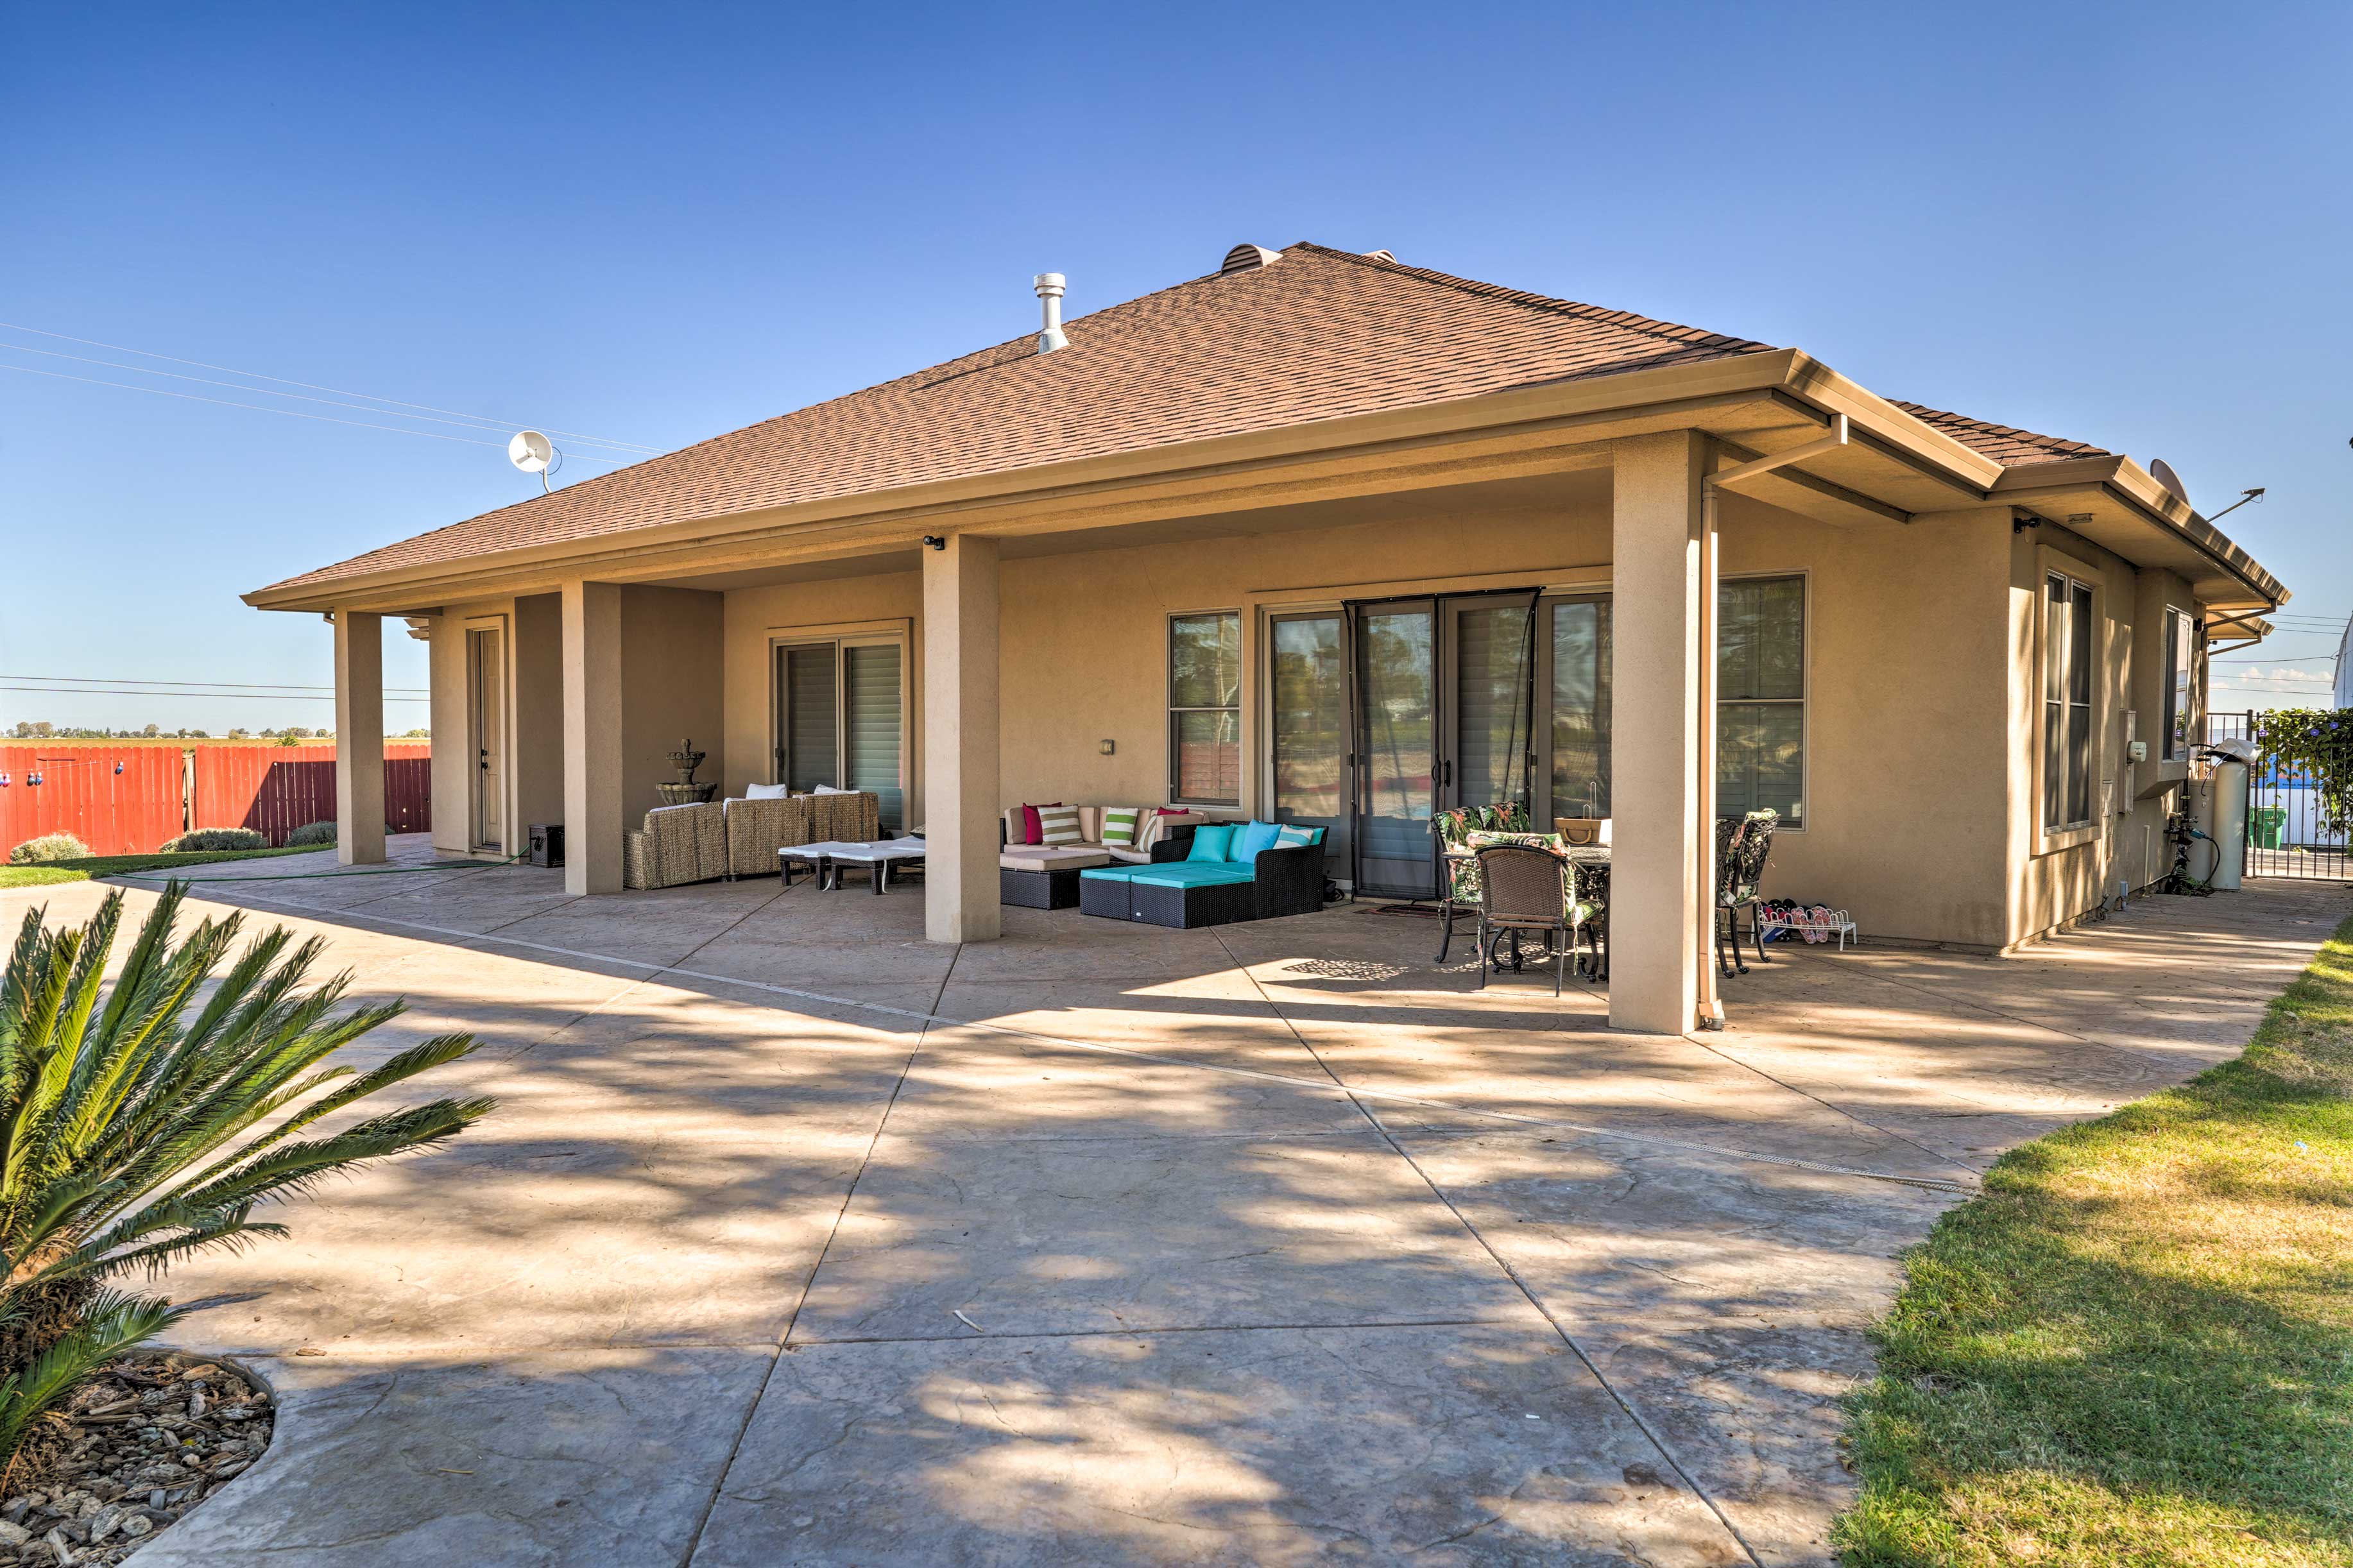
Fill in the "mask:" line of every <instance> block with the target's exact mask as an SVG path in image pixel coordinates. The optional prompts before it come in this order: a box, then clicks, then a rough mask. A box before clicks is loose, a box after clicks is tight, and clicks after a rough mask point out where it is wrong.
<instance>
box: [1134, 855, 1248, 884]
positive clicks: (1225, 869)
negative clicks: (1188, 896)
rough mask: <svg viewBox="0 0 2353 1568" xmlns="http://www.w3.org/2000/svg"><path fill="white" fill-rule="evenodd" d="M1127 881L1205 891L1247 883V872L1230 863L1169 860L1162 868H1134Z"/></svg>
mask: <svg viewBox="0 0 2353 1568" xmlns="http://www.w3.org/2000/svg"><path fill="white" fill-rule="evenodd" d="M1128 880H1129V881H1130V882H1132V883H1134V885H1135V886H1136V887H1139V888H1208V887H1217V886H1222V885H1223V884H1225V883H1228V882H1247V881H1249V880H1250V868H1249V867H1247V866H1237V865H1234V864H1233V863H1231V862H1230V861H1216V862H1209V861H1192V860H1173V861H1171V862H1169V863H1168V864H1167V865H1166V866H1138V867H1137V868H1135V874H1134V876H1132V877H1130V878H1129V879H1128Z"/></svg>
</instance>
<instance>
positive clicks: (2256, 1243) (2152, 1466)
mask: <svg viewBox="0 0 2353 1568" xmlns="http://www.w3.org/2000/svg"><path fill="white" fill-rule="evenodd" d="M1906 1261H1907V1264H1908V1277H1907V1283H1906V1285H1905V1289H1904V1292H1903V1294H1902V1295H1901V1296H1900V1297H1899V1298H1898V1299H1897V1300H1896V1302H1895V1305H1894V1310H1892V1311H1891V1312H1890V1314H1889V1315H1888V1317H1887V1319H1886V1320H1885V1321H1884V1322H1883V1323H1882V1324H1881V1325H1880V1326H1879V1328H1878V1329H1877V1331H1875V1339H1876V1342H1877V1344H1878V1349H1879V1360H1880V1367H1881V1376H1880V1377H1879V1378H1878V1379H1877V1380H1876V1381H1875V1382H1873V1384H1870V1385H1868V1386H1867V1387H1865V1388H1864V1389H1862V1390H1861V1391H1859V1392H1858V1393H1857V1394H1855V1395H1854V1397H1853V1398H1852V1401H1851V1402H1850V1424H1849V1429H1848V1447H1849V1454H1850V1458H1852V1462H1853V1464H1854V1467H1855V1468H1856V1470H1857V1471H1858V1472H1859V1474H1860V1476H1861V1478H1862V1496H1861V1498H1860V1499H1859V1500H1858V1501H1857V1503H1856V1505H1855V1507H1854V1508H1853V1510H1852V1511H1850V1512H1849V1513H1847V1514H1846V1515H1845V1516H1844V1517H1842V1518H1841V1520H1840V1521H1839V1523H1838V1528H1837V1531H1836V1542H1837V1544H1838V1547H1839V1549H1840V1551H1841V1554H1842V1561H1844V1562H1845V1563H1848V1564H1849V1565H1850V1568H1865V1565H1869V1568H1880V1565H1894V1564H1904V1565H1906V1568H1910V1565H1915V1564H1920V1565H1926V1564H1935V1565H1936V1568H1980V1565H1983V1568H1991V1565H1993V1564H1997V1563H2000V1564H2011V1563H2035V1564H2043V1565H2053V1564H2055V1565H2064V1568H2077V1565H2081V1568H2091V1565H2093V1564H2098V1565H2100V1568H2114V1565H2116V1564H2158V1563H2165V1564H2181V1565H2184V1568H2207V1565H2217V1568H2219V1565H2221V1564H2230V1565H2231V1568H2242V1565H2250V1564H2262V1565H2274V1564H2277V1565H2289V1564H2293V1565H2295V1568H2305V1565H2308V1564H2329V1565H2341V1568H2353V920H2348V921H2346V922H2345V923H2344V924H2342V925H2340V926H2339V927H2338V928H2337V932H2336V934H2335V936H2334V937H2333V938H2331V939H2330V941H2329V942H2327V944H2326V945H2325V946H2324V947H2323V948H2322V950H2321V952H2319V954H2318V955H2317V956H2316V958H2314V960H2313V961H2312V963H2311V964H2310V966H2309V967H2307V968H2306V970H2305V972H2304V973H2303V974H2302V975H2301V976H2300V977H2299V978H2298V979H2297V980H2296V981H2295V984H2292V985H2290V986H2289V987H2288V988H2287V990H2286V991H2285V992H2284V994H2281V995H2280V996H2279V997H2278V998H2277V999H2276V1000H2275V1001H2274V1002H2273V1003H2272V1004H2271V1006H2270V1007H2269V1009H2268V1010H2267V1011H2266V1013H2265V1015H2264V1017H2263V1025H2262V1027H2261V1028H2260V1029H2259V1030H2258V1032H2257V1033H2256V1035H2255V1037H2254V1040H2253V1043H2252V1044H2250V1045H2249V1046H2248V1047H2247V1049H2246V1051H2245V1052H2244V1053H2243V1054H2242V1055H2241V1056H2239V1057H2237V1058H2233V1059H2232V1060H2231V1061H2229V1062H2225V1063H2223V1064H2222V1065H2221V1066H2219V1067H2216V1068H2212V1069H2211V1070H2209V1071H2207V1072H2205V1073H2203V1074H2201V1075H2200V1076H2199V1077H2198V1078H2196V1079H2192V1080H2191V1081H2189V1083H2186V1084H2183V1085H2181V1086H2180V1087H2179V1088H2177V1089H2166V1090H2164V1091H2162V1092H2160V1093H2158V1094H2154V1095H2151V1096H2149V1097H2148V1098H2147V1099H2146V1100H2137V1101H2135V1102H2134V1103H2132V1104H2130V1105H2127V1106H2126V1107H2124V1108H2123V1109H2121V1110H2117V1111H2116V1112H2114V1113H2113V1114H2111V1115H2108V1116H2105V1117H2103V1118H2101V1119H2100V1120H2098V1121H2089V1122H2085V1123H2084V1124H2082V1125H2080V1126H2076V1127H2072V1128H2069V1129H2066V1130H2065V1131H2060V1132H2055V1133H2052V1134H2051V1135H2050V1136H2048V1137H2045V1138H2041V1139H2038V1140H2036V1141H2035V1142H2031V1143H2029V1144H2026V1145H2025V1146H2024V1147H2022V1148H2020V1149H2016V1150H2013V1151H2012V1152H2010V1153H2009V1154H2006V1155H2004V1156H2003V1157H2002V1158H2001V1159H2000V1161H1999V1162H1998V1163H1996V1164H1995V1165H1994V1167H1993V1169H1992V1170H1991V1171H1990V1172H1989V1173H1988V1174H1987V1176H1986V1182H1985V1193H1984V1194H1983V1195H1982V1196H1980V1197H1977V1198H1974V1199H1972V1200H1971V1201H1969V1202H1968V1203H1967V1204H1964V1205H1961V1206H1959V1207H1958V1208H1956V1209H1954V1210H1952V1211H1951V1212H1950V1213H1948V1214H1947V1215H1945V1216H1944V1218H1943V1219H1941V1220H1940V1221H1938V1223H1937V1225H1936V1229H1935V1230H1934V1231H1933V1232H1932V1233H1931V1234H1930V1236H1929V1237H1928V1239H1927V1240H1926V1242H1924V1243H1922V1244H1921V1246H1920V1247H1917V1248H1915V1250H1914V1252H1913V1253H1912V1254H1911V1256H1910V1257H1909V1258H1907V1260H1906Z"/></svg>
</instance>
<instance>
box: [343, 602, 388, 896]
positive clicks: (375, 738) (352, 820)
mask: <svg viewBox="0 0 2353 1568" xmlns="http://www.w3.org/2000/svg"><path fill="white" fill-rule="evenodd" d="M335 858H336V860H338V861H339V862H341V863H342V864H343V865H345V866H374V865H377V864H379V863H381V862H382V861H383V859H384V617H383V616H371V615H367V614H364V613H363V612H361V611H358V610H337V611H336V612H335Z"/></svg>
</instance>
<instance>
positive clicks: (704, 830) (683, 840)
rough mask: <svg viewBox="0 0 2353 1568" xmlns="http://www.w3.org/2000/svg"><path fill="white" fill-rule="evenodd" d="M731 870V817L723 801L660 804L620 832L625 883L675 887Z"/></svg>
mask: <svg viewBox="0 0 2353 1568" xmlns="http://www.w3.org/2000/svg"><path fill="white" fill-rule="evenodd" d="M726 874H727V820H726V817H725V816H724V815H723V813H722V812H721V810H720V806H719V803H718V802H716V801H705V802H703V803H702V804H701V805H658V806H656V807H654V808H653V809H652V810H651V811H649V812H648V813H646V825H645V826H643V827H642V828H633V829H630V830H628V831H627V832H624V833H623V834H622V835H621V886H623V887H625V888H675V887H677V886H679V885H680V884H681V883H684V882H703V881H708V880H710V879H712V878H713V877H723V876H725V875H726Z"/></svg>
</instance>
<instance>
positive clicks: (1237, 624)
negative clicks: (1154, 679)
mask: <svg viewBox="0 0 2353 1568" xmlns="http://www.w3.org/2000/svg"><path fill="white" fill-rule="evenodd" d="M1213 618H1216V619H1223V620H1228V621H1231V622H1232V623H1233V628H1234V661H1235V664H1234V700H1233V701H1232V703H1231V704H1230V705H1228V704H1219V705H1217V706H1214V707H1203V706H1197V705H1189V704H1188V705H1184V706H1179V705H1178V703H1177V701H1176V623H1177V622H1178V621H1198V620H1208V619H1213ZM1242 630H1243V616H1242V612H1241V610H1240V607H1239V606H1237V607H1233V608H1224V609H1202V610H1172V611H1170V612H1169V613H1168V616H1167V618H1166V622H1165V624H1164V626H1163V627H1162V644H1161V650H1160V663H1161V674H1162V678H1163V681H1164V687H1163V695H1164V698H1165V700H1166V705H1167V713H1168V717H1167V721H1166V727H1165V728H1164V729H1163V730H1162V731H1161V738H1162V740H1163V742H1165V744H1166V747H1167V753H1168V754H1167V759H1166V764H1167V765H1166V768H1165V769H1164V770H1163V773H1164V778H1165V781H1166V784H1167V786H1168V804H1169V805H1205V806H1221V807H1225V808H1228V809H1234V810H1238V809H1240V806H1241V803H1242V785H1243V784H1244V782H1245V769H1246V768H1247V767H1248V765H1249V758H1248V757H1247V755H1246V754H1245V752H1246V748H1245V747H1244V745H1243V743H1242V742H1243V732H1242V710H1243V699H1244V697H1245V695H1246V694H1247V692H1248V690H1249V687H1250V678H1249V667H1250V647H1249V645H1248V643H1247V642H1246V641H1245V639H1244V637H1243V636H1242ZM1187 713H1229V714H1231V715H1232V716H1233V732H1234V740H1233V744H1234V793H1233V795H1231V796H1229V797H1223V798H1221V797H1218V796H1214V795H1184V794H1182V793H1181V792H1180V791H1179V789H1178V787H1177V786H1178V784H1179V782H1180V781H1179V779H1178V776H1177V769H1178V763H1179V762H1180V760H1181V758H1182V756H1183V749H1182V745H1181V742H1180V740H1179V736H1178V732H1177V731H1178V727H1179V724H1180V722H1181V717H1182V715H1185V714H1187Z"/></svg>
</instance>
